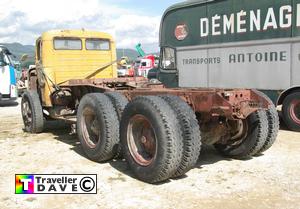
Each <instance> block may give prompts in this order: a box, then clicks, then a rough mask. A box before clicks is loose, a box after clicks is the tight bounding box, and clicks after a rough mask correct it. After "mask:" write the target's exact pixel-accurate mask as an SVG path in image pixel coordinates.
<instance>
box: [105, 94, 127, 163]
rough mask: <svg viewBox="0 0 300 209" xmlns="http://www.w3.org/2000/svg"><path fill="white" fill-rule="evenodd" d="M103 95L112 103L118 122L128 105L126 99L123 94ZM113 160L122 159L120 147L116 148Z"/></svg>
mask: <svg viewBox="0 0 300 209" xmlns="http://www.w3.org/2000/svg"><path fill="white" fill-rule="evenodd" d="M105 95H106V96H108V97H109V98H110V100H111V102H112V103H113V105H114V108H115V109H116V111H117V114H118V119H119V122H120V121H121V117H122V114H123V111H124V109H125V107H126V105H127V104H128V99H127V98H126V97H125V96H124V95H123V94H120V93H118V92H107V93H105ZM115 158H116V159H122V158H123V154H122V149H121V146H120V145H119V146H118V149H117V153H116V156H115Z"/></svg>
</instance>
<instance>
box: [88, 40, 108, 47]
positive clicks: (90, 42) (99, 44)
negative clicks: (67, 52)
mask: <svg viewBox="0 0 300 209" xmlns="http://www.w3.org/2000/svg"><path fill="white" fill-rule="evenodd" d="M85 45H86V49H87V50H109V49H110V44H109V40H104V39H86V41H85Z"/></svg>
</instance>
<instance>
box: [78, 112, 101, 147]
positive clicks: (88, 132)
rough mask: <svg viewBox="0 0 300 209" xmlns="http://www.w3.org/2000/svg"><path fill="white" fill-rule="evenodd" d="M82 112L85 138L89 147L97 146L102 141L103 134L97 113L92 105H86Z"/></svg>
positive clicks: (82, 126) (82, 127)
mask: <svg viewBox="0 0 300 209" xmlns="http://www.w3.org/2000/svg"><path fill="white" fill-rule="evenodd" d="M82 114H83V119H82V120H81V124H80V125H81V129H82V131H83V136H84V139H85V141H86V143H87V145H88V146H89V147H91V148H95V147H96V146H97V144H98V143H99V141H100V134H101V131H100V124H99V121H98V120H97V115H96V113H95V111H94V110H93V109H92V108H90V107H86V108H85V109H84V110H83V113H82Z"/></svg>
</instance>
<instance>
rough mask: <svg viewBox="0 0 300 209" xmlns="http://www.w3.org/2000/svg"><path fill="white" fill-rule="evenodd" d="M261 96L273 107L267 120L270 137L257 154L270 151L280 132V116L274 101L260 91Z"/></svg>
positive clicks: (268, 111) (267, 112) (268, 113)
mask: <svg viewBox="0 0 300 209" xmlns="http://www.w3.org/2000/svg"><path fill="white" fill-rule="evenodd" d="M256 92H257V93H258V94H259V95H260V96H262V97H264V98H265V99H266V100H268V102H269V103H270V104H271V107H270V108H269V109H267V110H266V114H267V118H268V136H267V139H266V142H265V143H264V145H263V147H262V148H261V150H259V151H258V153H257V154H260V153H263V152H265V151H266V150H268V149H269V148H270V147H272V145H273V144H274V142H275V140H276V138H277V135H278V131H279V116H278V113H277V109H276V107H275V105H274V103H273V102H272V100H271V99H270V98H269V97H268V96H267V95H265V94H264V93H262V92H260V91H256Z"/></svg>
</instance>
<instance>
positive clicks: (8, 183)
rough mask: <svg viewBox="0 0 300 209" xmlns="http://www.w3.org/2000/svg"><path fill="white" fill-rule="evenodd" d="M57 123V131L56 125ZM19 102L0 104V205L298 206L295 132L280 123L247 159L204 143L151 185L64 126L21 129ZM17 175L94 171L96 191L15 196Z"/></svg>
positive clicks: (298, 139) (299, 144)
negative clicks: (97, 158)
mask: <svg viewBox="0 0 300 209" xmlns="http://www.w3.org/2000/svg"><path fill="white" fill-rule="evenodd" d="M58 127H59V128H58ZM22 128H23V124H22V120H21V115H20V106H19V105H17V104H1V105H0V150H1V155H0V170H1V177H0V208H1V209H3V208H79V207H80V208H208V209H209V208H221V207H222V208H255V209H257V208H272V209H274V208H295V209H296V208H297V209H298V208H300V177H299V176H300V133H294V132H290V131H286V130H284V128H282V129H281V130H280V132H279V136H278V139H277V141H276V143H275V144H274V146H273V147H272V148H271V149H270V150H268V151H267V152H265V153H264V155H262V156H259V157H255V158H253V159H250V160H244V161H241V160H232V159H227V158H224V157H222V156H220V155H218V153H217V152H216V151H215V150H214V149H213V148H211V147H204V148H203V149H202V152H201V156H200V157H199V161H198V163H197V166H196V168H194V169H193V170H191V171H190V172H188V173H187V174H186V176H185V177H183V178H181V179H176V180H170V181H168V182H165V183H161V184H157V185H150V184H146V183H143V182H141V181H138V180H136V179H135V178H134V176H133V174H132V173H131V171H130V170H129V169H128V167H127V164H126V162H124V161H111V162H108V163H104V164H100V163H95V162H92V161H90V160H88V159H87V158H86V157H85V156H84V155H83V153H82V150H81V148H80V145H79V143H78V140H77V138H76V136H74V135H73V136H70V135H69V134H68V133H69V131H70V129H69V127H67V126H62V125H59V126H58V125H57V124H52V125H50V126H49V127H48V128H47V130H46V132H45V133H43V134H39V135H31V134H27V133H24V132H23V130H22ZM16 173H33V174H34V173H47V174H68V173H72V174H86V173H96V174H97V175H98V185H97V186H98V190H97V191H98V194H96V195H15V194H14V193H15V191H14V189H15V188H14V187H15V185H14V184H15V182H14V178H15V176H14V175H15V174H16Z"/></svg>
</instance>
